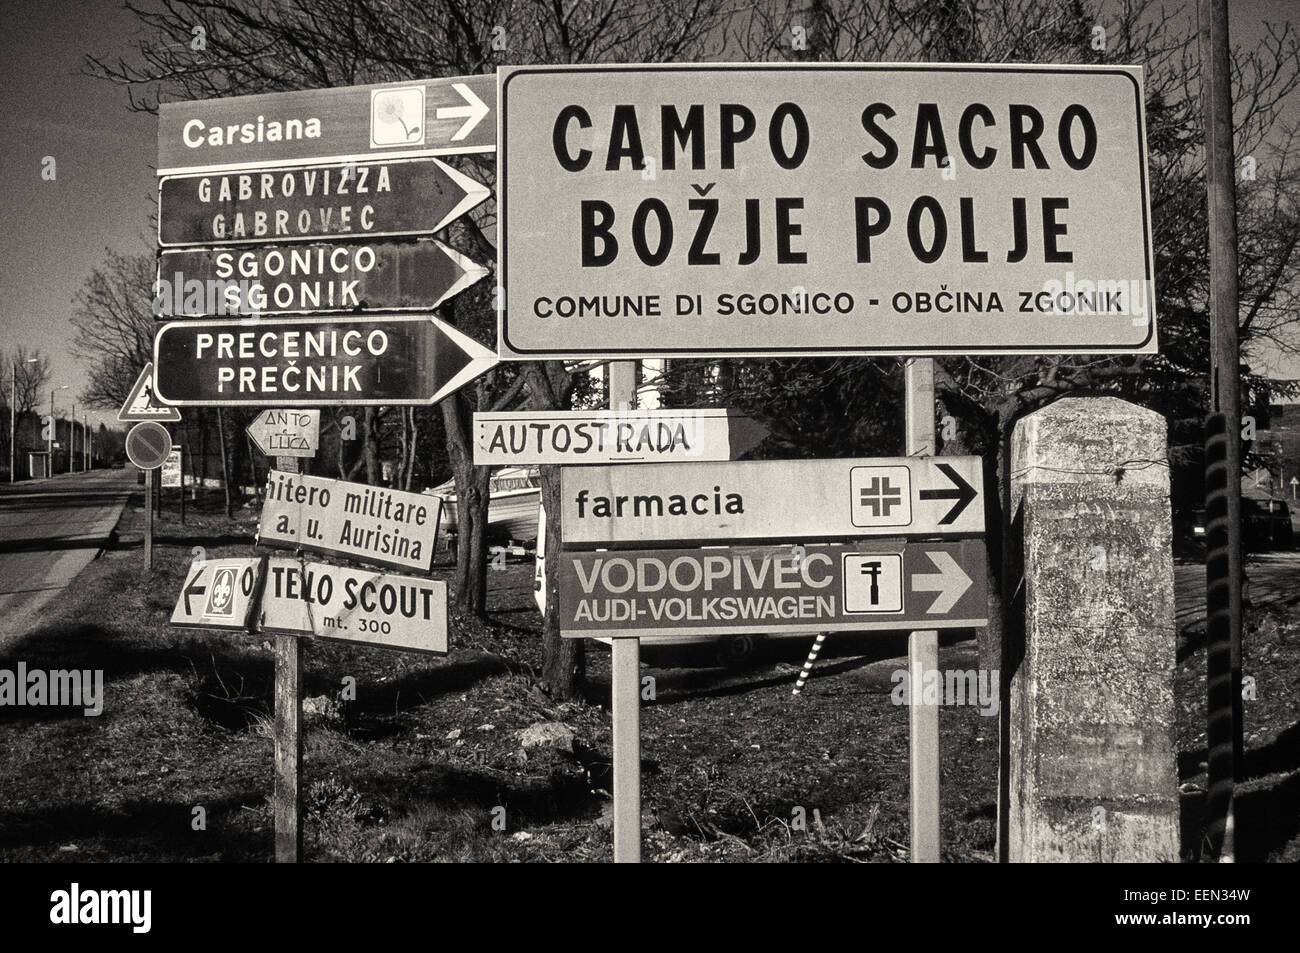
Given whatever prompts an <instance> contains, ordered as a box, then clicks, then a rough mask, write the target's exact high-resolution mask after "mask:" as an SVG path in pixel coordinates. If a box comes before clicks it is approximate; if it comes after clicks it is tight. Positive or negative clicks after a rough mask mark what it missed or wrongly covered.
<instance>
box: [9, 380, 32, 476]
mask: <svg viewBox="0 0 1300 953" xmlns="http://www.w3.org/2000/svg"><path fill="white" fill-rule="evenodd" d="M38 360H39V358H35V357H29V358H27V360H25V361H23V363H24V364H35V363H36V362H37V361H38ZM17 440H18V362H17V361H14V366H13V376H12V377H10V378H9V482H10V483H13V482H14V470H15V468H16V464H15V462H14V461H15V460H16V459H17V447H18V444H17Z"/></svg>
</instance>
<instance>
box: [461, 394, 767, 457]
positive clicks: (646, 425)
mask: <svg viewBox="0 0 1300 953" xmlns="http://www.w3.org/2000/svg"><path fill="white" fill-rule="evenodd" d="M766 435H767V429H766V428H765V427H763V426H762V425H761V424H759V423H758V422H757V421H755V420H753V419H751V418H749V417H745V416H743V415H741V414H736V413H733V412H732V411H728V410H722V409H715V408H711V409H704V410H629V411H618V410H576V411H574V410H570V411H564V412H559V413H557V412H543V411H500V412H498V411H492V412H485V413H476V414H475V415H474V463H475V465H477V466H491V465H496V464H502V465H508V466H532V465H536V464H587V463H669V462H673V461H688V460H696V461H710V460H734V459H735V458H736V457H738V456H740V455H741V454H743V453H745V452H746V451H747V450H750V449H752V448H753V447H754V446H755V445H756V444H757V443H758V442H759V441H760V440H762V439H763V438H764V437H765V436H766Z"/></svg>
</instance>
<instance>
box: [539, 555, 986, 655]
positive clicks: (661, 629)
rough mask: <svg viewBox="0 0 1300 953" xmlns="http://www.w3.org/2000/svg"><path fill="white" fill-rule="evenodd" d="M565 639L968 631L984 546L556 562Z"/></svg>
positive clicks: (979, 594) (982, 586)
mask: <svg viewBox="0 0 1300 953" xmlns="http://www.w3.org/2000/svg"><path fill="white" fill-rule="evenodd" d="M556 558H557V559H558V560H559V562H560V569H559V571H560V629H561V632H562V633H563V634H564V635H565V636H567V637H573V638H591V637H599V636H618V635H638V636H672V635H687V636H689V635H694V634H698V633H699V632H700V631H702V630H707V631H708V632H710V633H713V634H718V635H724V634H727V633H737V632H745V633H752V632H782V631H786V632H789V631H795V632H798V631H815V632H832V631H842V630H850V631H858V630H879V629H889V630H905V629H909V628H927V629H931V628H935V629H937V628H973V627H978V626H983V625H986V624H987V623H988V590H987V586H986V581H985V580H986V576H985V573H986V556H985V547H984V541H983V540H961V541H956V542H950V541H915V540H901V539H893V540H873V541H870V542H859V543H855V544H853V545H817V544H810V545H807V546H804V545H799V546H782V547H760V546H735V547H725V548H710V549H685V550H681V549H671V550H616V551H609V550H605V551H600V552H586V553H569V552H566V553H561V554H559V555H558V556H557V557H556Z"/></svg>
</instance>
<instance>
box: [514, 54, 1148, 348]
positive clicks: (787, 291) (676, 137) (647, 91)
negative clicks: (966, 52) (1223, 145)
mask: <svg viewBox="0 0 1300 953" xmlns="http://www.w3.org/2000/svg"><path fill="white" fill-rule="evenodd" d="M498 78H499V82H500V85H499V88H498V97H497V100H498V105H499V108H500V110H501V127H500V130H499V134H498V150H497V161H498V178H497V190H498V196H499V202H500V214H499V219H498V227H499V234H500V241H499V243H498V254H499V276H500V277H499V279H498V280H499V281H500V282H501V284H502V286H503V287H504V309H503V310H502V311H501V316H500V322H499V327H500V333H499V343H498V352H499V353H500V354H501V356H502V357H503V358H516V359H524V358H543V357H545V358H572V359H581V358H589V357H597V356H600V357H613V356H626V357H629V358H634V357H647V356H655V355H660V356H674V355H677V356H690V355H708V356H726V355H768V356H782V355H812V356H817V355H827V354H837V353H838V354H900V355H920V354H972V353H985V354H1013V353H1108V352H1109V353H1121V352H1122V353H1153V352H1155V350H1156V323H1155V315H1154V312H1153V309H1152V294H1151V284H1150V282H1151V279H1152V268H1153V257H1152V250H1151V249H1152V242H1151V227H1150V217H1149V198H1148V193H1149V190H1148V180H1147V162H1146V155H1145V146H1144V143H1145V138H1144V117H1143V94H1142V73H1141V70H1140V69H1138V68H1136V67H1087V66H1027V65H1026V66H1019V65H1017V66H1009V65H997V66H990V65H970V66H965V65H940V64H925V65H919V64H918V65H876V64H820V63H819V64H799V65H793V64H779V65H778V64H772V65H758V64H744V65H740V64H710V65H654V66H641V65H609V66H591V67H573V66H561V67H554V66H527V67H508V68H502V69H501V70H500V71H499V72H498Z"/></svg>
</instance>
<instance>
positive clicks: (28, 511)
mask: <svg viewBox="0 0 1300 953" xmlns="http://www.w3.org/2000/svg"><path fill="white" fill-rule="evenodd" d="M135 489H136V471H135V469H134V468H133V467H127V468H126V469H123V470H92V471H91V472H90V473H71V474H62V475H60V476H56V477H54V478H52V479H49V480H28V481H23V482H19V483H15V484H13V485H10V484H8V483H4V484H0V619H3V620H4V623H3V627H2V628H0V641H8V640H10V639H13V638H17V637H19V636H21V635H22V634H24V633H25V632H27V631H28V630H29V629H31V628H32V627H33V626H35V625H36V624H37V623H38V622H39V621H40V616H41V610H42V609H44V608H45V606H46V605H48V604H49V602H50V601H51V600H52V599H54V598H55V597H56V596H57V595H58V594H59V592H60V590H62V589H64V588H66V587H67V585H68V584H69V583H70V582H72V580H73V579H74V578H76V575H77V573H79V572H81V570H82V569H83V568H85V566H86V564H87V563H89V562H90V561H91V560H92V559H94V558H95V556H96V555H98V554H99V551H100V550H101V549H102V548H103V546H104V545H105V544H106V543H107V542H108V541H109V538H110V536H111V535H112V532H113V528H114V527H115V526H116V525H117V521H118V519H119V517H121V515H122V508H123V507H124V506H125V505H126V500H127V497H128V496H129V495H130V494H131V492H132V491H133V490H135Z"/></svg>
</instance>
